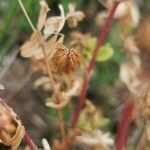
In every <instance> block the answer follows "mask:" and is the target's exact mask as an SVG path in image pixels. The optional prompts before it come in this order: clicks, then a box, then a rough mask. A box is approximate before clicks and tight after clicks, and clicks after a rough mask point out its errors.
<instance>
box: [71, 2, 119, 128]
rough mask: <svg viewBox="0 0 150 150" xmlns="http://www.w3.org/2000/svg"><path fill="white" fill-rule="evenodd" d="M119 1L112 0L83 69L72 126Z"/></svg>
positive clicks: (81, 104) (75, 120) (74, 125)
mask: <svg viewBox="0 0 150 150" xmlns="http://www.w3.org/2000/svg"><path fill="white" fill-rule="evenodd" d="M119 3H120V0H116V1H115V2H114V5H113V6H112V8H111V10H110V12H109V16H108V18H107V20H106V23H105V24H104V27H103V29H102V33H101V35H100V37H99V39H98V41H97V44H96V47H95V49H94V51H93V55H92V58H91V60H90V62H89V64H88V67H87V69H86V71H85V76H84V81H83V84H82V88H81V91H80V95H79V101H78V104H77V109H76V111H75V113H74V114H73V119H72V122H71V127H72V128H76V125H77V122H78V119H79V116H80V113H81V110H82V107H83V104H84V101H85V96H86V93H87V90H88V84H89V80H90V74H91V70H92V69H93V66H94V63H95V59H96V56H97V54H98V51H99V49H100V47H101V46H102V44H103V43H104V41H105V38H106V36H107V33H108V31H109V30H110V27H111V25H112V21H113V16H114V13H115V10H116V8H117V6H118V5H119Z"/></svg>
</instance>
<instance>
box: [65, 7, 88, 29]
mask: <svg viewBox="0 0 150 150" xmlns="http://www.w3.org/2000/svg"><path fill="white" fill-rule="evenodd" d="M68 8H69V12H68V13H67V14H66V20H67V23H68V25H69V27H70V28H74V27H76V26H77V25H78V22H80V21H82V20H83V18H84V17H85V15H84V13H83V12H82V11H75V5H74V4H69V5H68Z"/></svg>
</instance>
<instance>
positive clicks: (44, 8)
mask: <svg viewBox="0 0 150 150" xmlns="http://www.w3.org/2000/svg"><path fill="white" fill-rule="evenodd" d="M40 5H41V9H40V14H39V19H38V24H37V29H38V30H39V31H40V30H41V29H42V28H43V25H44V23H45V21H46V17H47V13H48V11H49V10H50V9H49V7H48V5H47V3H46V2H45V1H43V0H42V1H40Z"/></svg>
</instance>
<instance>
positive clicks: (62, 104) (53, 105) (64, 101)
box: [46, 93, 69, 109]
mask: <svg viewBox="0 0 150 150" xmlns="http://www.w3.org/2000/svg"><path fill="white" fill-rule="evenodd" d="M54 99H55V98H54V97H52V98H48V99H47V101H48V102H46V106H48V107H51V108H55V109H62V108H64V107H65V106H66V105H67V104H68V102H69V98H68V97H66V96H65V94H64V93H62V95H61V100H62V101H61V102H60V103H59V104H57V103H55V101H54Z"/></svg>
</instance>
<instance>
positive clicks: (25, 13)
mask: <svg viewBox="0 0 150 150" xmlns="http://www.w3.org/2000/svg"><path fill="white" fill-rule="evenodd" d="M18 2H19V5H20V7H21V9H22V11H23V13H24V15H25V17H26V19H27V20H28V22H29V24H30V26H31V28H32V30H33V31H35V30H36V29H35V27H34V25H33V23H32V21H31V19H30V17H29V15H28V13H27V11H26V9H25V7H24V5H23V3H22V1H21V0H18Z"/></svg>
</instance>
